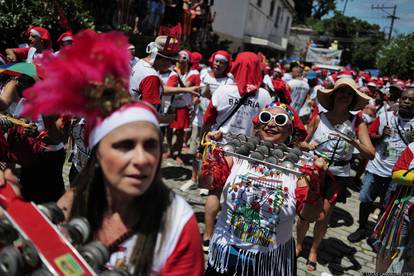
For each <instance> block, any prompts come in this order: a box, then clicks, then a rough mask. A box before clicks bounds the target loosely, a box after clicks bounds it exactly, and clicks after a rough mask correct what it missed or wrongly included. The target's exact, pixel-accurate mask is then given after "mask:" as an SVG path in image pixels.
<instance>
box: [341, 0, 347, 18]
mask: <svg viewBox="0 0 414 276" xmlns="http://www.w3.org/2000/svg"><path fill="white" fill-rule="evenodd" d="M347 4H348V0H345V5H344V9H343V10H342V14H343V15H345V10H346V5H347Z"/></svg>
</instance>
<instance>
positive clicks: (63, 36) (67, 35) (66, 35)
mask: <svg viewBox="0 0 414 276" xmlns="http://www.w3.org/2000/svg"><path fill="white" fill-rule="evenodd" d="M65 41H73V34H72V32H65V33H63V34H61V35H60V36H59V38H58V40H57V43H58V44H61V43H62V42H65Z"/></svg>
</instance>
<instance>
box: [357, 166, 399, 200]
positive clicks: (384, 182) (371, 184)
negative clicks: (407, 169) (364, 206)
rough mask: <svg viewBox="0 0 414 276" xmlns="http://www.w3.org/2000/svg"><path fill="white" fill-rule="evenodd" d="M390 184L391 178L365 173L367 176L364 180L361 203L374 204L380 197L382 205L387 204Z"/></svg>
mask: <svg viewBox="0 0 414 276" xmlns="http://www.w3.org/2000/svg"><path fill="white" fill-rule="evenodd" d="M390 183H391V177H382V176H379V175H376V174H373V173H370V172H365V175H364V177H363V178H362V187H361V191H360V192H359V200H360V201H361V202H374V201H375V199H376V198H377V197H380V198H381V203H385V202H387V201H388V200H387V198H388V196H387V195H388V188H389V186H390Z"/></svg>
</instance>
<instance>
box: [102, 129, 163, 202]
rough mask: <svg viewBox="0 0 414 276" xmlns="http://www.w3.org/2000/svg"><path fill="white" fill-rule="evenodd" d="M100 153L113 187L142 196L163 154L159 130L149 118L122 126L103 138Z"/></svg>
mask: <svg viewBox="0 0 414 276" xmlns="http://www.w3.org/2000/svg"><path fill="white" fill-rule="evenodd" d="M97 157H98V162H99V165H100V166H101V168H102V171H103V174H104V179H105V182H106V185H108V188H109V189H110V190H115V191H117V192H121V193H123V194H125V195H127V196H130V197H137V196H140V195H142V194H144V193H145V192H146V191H147V190H148V188H149V186H150V185H151V183H152V182H153V181H154V178H155V174H156V172H157V166H158V164H159V160H160V158H161V148H160V137H159V132H158V130H157V128H156V127H155V126H154V125H152V124H150V123H147V122H132V123H128V124H125V125H123V126H120V127H119V128H117V129H115V130H113V131H112V132H110V133H109V134H108V135H107V136H105V137H104V138H103V139H102V140H101V142H100V143H99V147H98V151H97Z"/></svg>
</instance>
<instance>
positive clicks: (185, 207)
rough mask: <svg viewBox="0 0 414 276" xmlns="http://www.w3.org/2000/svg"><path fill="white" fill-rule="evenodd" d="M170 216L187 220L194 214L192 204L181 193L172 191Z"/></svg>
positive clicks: (183, 220)
mask: <svg viewBox="0 0 414 276" xmlns="http://www.w3.org/2000/svg"><path fill="white" fill-rule="evenodd" d="M171 197H172V200H171V205H170V216H171V218H172V220H173V221H182V222H184V223H185V222H186V221H188V220H189V219H190V217H191V216H192V215H193V214H194V211H193V209H192V208H191V206H190V204H188V203H187V201H186V200H185V199H184V198H183V197H182V196H180V195H178V194H176V193H171Z"/></svg>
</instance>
